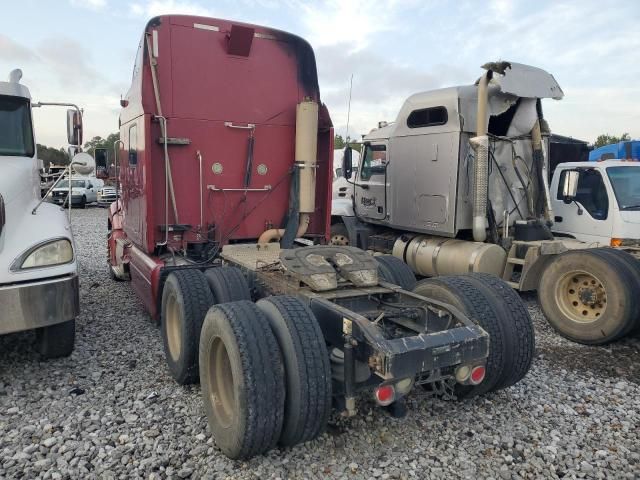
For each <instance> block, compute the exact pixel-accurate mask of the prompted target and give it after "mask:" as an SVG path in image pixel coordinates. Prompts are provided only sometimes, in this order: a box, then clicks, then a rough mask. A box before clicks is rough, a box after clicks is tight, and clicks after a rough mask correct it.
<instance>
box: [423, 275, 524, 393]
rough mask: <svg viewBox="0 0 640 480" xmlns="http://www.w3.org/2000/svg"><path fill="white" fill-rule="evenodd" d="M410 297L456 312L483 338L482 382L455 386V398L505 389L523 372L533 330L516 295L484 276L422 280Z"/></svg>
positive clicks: (497, 280)
mask: <svg viewBox="0 0 640 480" xmlns="http://www.w3.org/2000/svg"><path fill="white" fill-rule="evenodd" d="M413 291H414V292H415V293H418V294H420V295H423V296H425V297H430V298H433V299H435V300H440V301H443V302H445V303H448V304H450V305H452V306H454V307H457V308H458V309H460V310H461V311H462V312H463V313H465V314H466V315H467V316H468V317H469V319H470V320H471V321H473V322H475V323H476V324H478V325H479V326H480V327H482V328H483V329H484V330H485V331H486V332H487V333H488V334H489V356H488V358H487V363H486V366H485V368H486V373H485V378H484V380H483V381H482V382H481V383H480V384H478V385H475V386H469V385H460V384H457V385H456V391H455V393H456V396H457V397H458V398H470V397H475V396H477V395H482V394H485V393H489V392H494V391H497V390H501V389H503V388H507V387H510V386H512V385H514V384H516V383H517V382H518V381H520V380H521V379H522V378H524V376H525V375H526V374H527V372H528V371H529V368H530V367H531V363H532V361H533V356H534V350H535V332H534V328H533V322H532V321H531V317H530V316H529V313H528V311H527V309H526V307H525V305H524V303H523V302H522V300H521V299H520V297H519V295H518V294H517V293H516V292H515V291H514V290H513V289H512V288H511V287H510V286H509V285H507V284H506V283H505V282H504V281H502V280H501V279H499V278H498V277H496V276H495V275H491V274H488V273H470V274H467V275H457V276H451V277H446V276H444V277H436V278H428V279H424V280H421V281H419V282H418V284H417V286H416V287H415V288H414V290H413Z"/></svg>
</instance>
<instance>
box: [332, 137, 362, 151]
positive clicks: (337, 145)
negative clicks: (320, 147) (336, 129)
mask: <svg viewBox="0 0 640 480" xmlns="http://www.w3.org/2000/svg"><path fill="white" fill-rule="evenodd" d="M347 143H349V146H350V147H351V148H352V149H354V150H356V151H357V152H360V151H361V150H362V144H361V143H357V142H352V141H351V139H350V138H349V137H347V141H345V139H344V138H343V137H342V135H338V134H336V136H335V137H333V148H334V149H336V150H342V149H343V148H344V147H346V146H347Z"/></svg>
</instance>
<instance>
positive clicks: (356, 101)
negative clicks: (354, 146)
mask: <svg viewBox="0 0 640 480" xmlns="http://www.w3.org/2000/svg"><path fill="white" fill-rule="evenodd" d="M316 59H317V63H318V73H319V77H320V85H321V87H320V89H321V92H322V100H323V102H325V103H326V104H327V106H328V107H329V111H330V112H331V116H332V119H333V122H334V125H335V127H336V130H337V131H338V132H339V133H341V134H342V135H345V134H346V121H347V110H348V99H349V82H350V78H351V75H352V74H353V93H352V100H351V114H350V128H349V132H350V135H351V137H352V138H359V135H360V134H362V133H366V132H368V131H369V130H371V128H373V127H374V126H375V125H377V123H378V121H381V120H386V121H393V120H395V118H396V116H397V114H398V111H399V110H400V107H401V106H402V104H403V102H404V101H405V100H406V98H407V97H409V96H410V95H412V94H414V93H417V92H423V91H426V90H432V89H436V88H442V87H445V86H450V85H458V84H464V83H470V80H469V79H470V78H473V73H472V72H468V71H466V70H465V69H462V68H459V67H456V66H453V65H433V66H431V67H430V68H422V69H421V68H418V66H417V65H414V64H404V63H400V62H397V61H395V60H394V59H393V58H389V57H385V56H382V55H379V54H377V53H375V52H374V51H373V50H372V49H369V48H365V49H362V50H356V51H349V48H348V45H344V44H340V45H331V46H324V47H319V48H316Z"/></svg>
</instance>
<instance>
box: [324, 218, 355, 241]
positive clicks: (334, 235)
mask: <svg viewBox="0 0 640 480" xmlns="http://www.w3.org/2000/svg"><path fill="white" fill-rule="evenodd" d="M329 245H351V240H350V238H349V230H348V229H347V226H346V225H345V224H344V223H342V222H338V223H334V224H333V225H331V236H330V237H329Z"/></svg>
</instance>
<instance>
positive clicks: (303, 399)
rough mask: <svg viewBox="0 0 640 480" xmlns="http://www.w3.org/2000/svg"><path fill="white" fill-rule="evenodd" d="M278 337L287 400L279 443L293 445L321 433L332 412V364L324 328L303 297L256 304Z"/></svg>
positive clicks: (279, 297)
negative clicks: (321, 327) (322, 328)
mask: <svg viewBox="0 0 640 480" xmlns="http://www.w3.org/2000/svg"><path fill="white" fill-rule="evenodd" d="M256 305H257V306H258V308H259V309H260V310H262V312H263V313H264V314H265V316H266V317H267V318H268V320H269V324H270V325H271V330H272V331H273V333H274V334H275V336H276V339H277V340H278V345H279V346H280V351H281V352H282V359H283V362H284V370H285V378H286V401H285V407H284V425H283V427H282V433H281V435H280V440H279V443H280V445H283V446H293V445H296V444H298V443H303V442H307V441H309V440H313V439H314V438H316V437H317V436H318V435H320V434H321V433H322V432H323V431H324V429H325V427H326V425H327V422H328V420H329V414H330V412H331V365H330V364H329V354H328V351H327V347H326V345H325V342H324V336H323V335H322V330H320V326H319V325H318V321H317V320H316V317H315V316H314V314H313V312H312V311H311V310H310V309H309V307H308V306H307V305H306V304H305V303H304V301H302V300H301V299H300V298H297V297H294V296H290V295H282V296H277V297H268V298H265V299H263V300H260V301H258V303H257V304H256Z"/></svg>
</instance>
